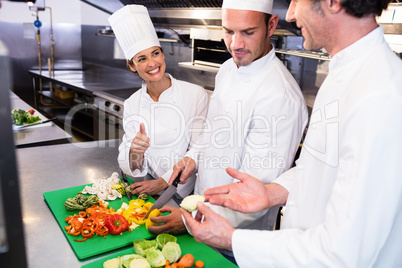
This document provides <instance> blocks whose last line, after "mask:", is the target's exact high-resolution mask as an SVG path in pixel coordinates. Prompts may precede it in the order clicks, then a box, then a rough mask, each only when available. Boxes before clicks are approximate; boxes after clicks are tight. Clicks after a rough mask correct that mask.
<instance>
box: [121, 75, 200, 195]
mask: <svg viewBox="0 0 402 268" xmlns="http://www.w3.org/2000/svg"><path fill="white" fill-rule="evenodd" d="M167 75H168V76H169V77H170V79H171V81H172V86H171V87H170V88H168V89H166V90H165V91H164V92H162V94H161V95H160V96H159V101H158V102H155V101H154V100H152V98H151V97H150V96H149V94H148V93H147V86H146V84H145V82H143V83H142V88H141V89H140V90H138V91H137V92H135V93H134V94H133V95H131V97H130V98H128V99H127V100H126V101H125V102H124V117H123V127H124V131H125V134H124V136H123V140H122V143H121V144H120V146H119V157H118V162H119V165H120V168H121V169H122V170H123V172H124V173H126V174H128V175H130V176H133V177H143V176H145V175H147V173H148V174H149V175H151V176H152V177H153V178H155V179H157V178H160V177H162V178H163V179H164V180H165V181H166V182H169V179H170V176H171V174H172V172H173V166H174V165H175V164H176V163H177V162H178V161H179V160H180V159H182V158H183V157H184V155H185V153H186V152H187V150H188V149H189V148H191V146H192V143H193V141H194V140H196V139H197V137H198V136H199V135H200V133H201V132H202V129H203V126H204V122H205V117H206V114H207V110H208V96H207V93H206V91H205V89H203V88H202V87H200V86H197V85H194V84H191V83H188V82H184V81H180V80H176V79H174V78H173V77H172V76H171V75H169V74H167ZM141 123H144V124H145V130H146V133H147V136H148V137H149V138H150V147H149V148H148V150H147V151H146V152H145V154H144V164H143V166H142V168H140V169H136V170H131V169H130V163H129V151H130V146H131V143H132V141H133V139H134V137H135V136H136V135H137V133H138V131H139V129H140V124H141ZM194 182H195V174H194V175H193V176H192V177H191V178H190V180H189V182H188V183H186V184H179V186H178V189H177V192H178V194H179V195H180V196H182V197H185V196H187V195H188V194H189V193H190V192H191V191H193V189H194Z"/></svg>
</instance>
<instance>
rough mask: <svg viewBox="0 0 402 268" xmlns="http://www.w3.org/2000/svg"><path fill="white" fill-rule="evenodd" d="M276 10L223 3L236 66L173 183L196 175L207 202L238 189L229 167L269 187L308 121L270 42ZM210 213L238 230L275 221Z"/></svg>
mask: <svg viewBox="0 0 402 268" xmlns="http://www.w3.org/2000/svg"><path fill="white" fill-rule="evenodd" d="M272 6H273V0H265V1H263V0H249V1H244V0H224V1H223V6H222V27H223V35H224V41H225V45H226V47H227V49H228V51H229V52H230V54H231V55H232V58H230V59H229V60H227V61H226V62H224V63H223V64H222V66H221V67H220V69H219V72H218V74H217V76H216V78H215V90H214V92H213V94H212V96H211V100H210V104H209V109H208V115H207V121H206V126H205V129H204V133H203V134H202V135H201V136H200V137H199V138H198V139H197V142H196V145H195V146H194V147H193V148H192V149H191V150H190V151H188V152H187V154H186V157H185V158H183V159H182V160H181V161H179V162H178V163H177V164H176V166H175V169H174V172H173V174H172V176H171V178H170V183H171V182H172V181H173V179H174V178H175V177H176V176H177V174H178V173H179V171H180V170H182V171H183V173H182V175H181V183H186V182H187V179H188V178H189V177H190V175H191V174H193V173H196V172H197V171H198V177H197V180H196V185H195V189H194V192H195V194H200V195H203V194H204V191H205V190H207V189H209V188H212V187H216V186H221V185H225V184H229V183H232V182H234V180H233V178H232V177H231V176H229V175H228V174H227V173H226V168H227V167H232V168H235V169H237V170H240V171H242V172H246V173H248V174H252V175H254V176H255V177H257V178H260V179H261V181H262V182H264V183H268V182H271V181H273V180H274V179H275V178H277V177H278V176H279V175H280V174H282V173H283V172H285V171H286V170H288V169H289V168H290V167H291V166H292V164H293V160H294V156H295V154H296V151H297V149H298V147H299V143H300V140H301V138H302V134H303V132H304V128H305V126H306V124H307V120H308V113H307V107H306V104H305V101H304V99H303V96H302V93H301V90H300V88H299V86H298V84H297V83H296V81H295V79H294V78H293V77H292V75H291V74H290V73H289V71H288V70H287V69H286V67H285V66H284V65H283V63H282V62H281V61H280V60H279V59H278V58H277V57H276V55H275V48H274V47H273V46H272V44H271V42H270V37H271V36H272V35H273V33H274V31H275V29H276V26H277V23H278V16H277V15H271V14H272ZM211 207H212V208H213V210H215V211H216V212H218V213H219V214H220V215H222V216H223V217H225V218H226V219H228V220H229V222H230V223H231V224H232V226H234V227H237V228H253V229H271V230H272V228H273V224H274V222H275V219H276V215H277V210H275V209H272V211H271V214H270V213H269V212H270V211H268V210H264V211H262V212H259V213H254V214H243V213H240V212H235V211H232V210H230V209H226V208H223V207H218V206H211ZM268 218H270V219H271V220H268ZM267 221H268V222H267ZM223 253H224V254H225V255H229V257H230V255H231V252H223Z"/></svg>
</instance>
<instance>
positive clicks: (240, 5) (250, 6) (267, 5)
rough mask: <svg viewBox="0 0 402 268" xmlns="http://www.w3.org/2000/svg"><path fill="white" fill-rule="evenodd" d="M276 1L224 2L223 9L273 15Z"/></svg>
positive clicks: (233, 0) (235, 0)
mask: <svg viewBox="0 0 402 268" xmlns="http://www.w3.org/2000/svg"><path fill="white" fill-rule="evenodd" d="M273 3H274V0H223V4H222V8H228V9H241V10H252V11H259V12H262V13H267V14H272V5H273Z"/></svg>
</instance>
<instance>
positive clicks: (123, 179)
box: [120, 169, 132, 199]
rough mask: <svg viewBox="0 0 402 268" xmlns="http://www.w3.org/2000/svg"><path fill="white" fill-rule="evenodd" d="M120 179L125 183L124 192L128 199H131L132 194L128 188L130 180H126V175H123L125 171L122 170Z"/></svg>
mask: <svg viewBox="0 0 402 268" xmlns="http://www.w3.org/2000/svg"><path fill="white" fill-rule="evenodd" d="M120 177H121V181H122V182H123V185H124V191H125V192H126V195H127V197H128V199H131V196H132V195H131V192H130V191H127V187H128V180H127V178H126V175H125V174H124V173H123V171H122V170H121V169H120Z"/></svg>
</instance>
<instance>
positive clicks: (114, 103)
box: [94, 85, 141, 140]
mask: <svg viewBox="0 0 402 268" xmlns="http://www.w3.org/2000/svg"><path fill="white" fill-rule="evenodd" d="M140 87H141V85H137V87H134V88H130V89H113V90H102V91H97V92H94V106H95V107H96V108H97V109H98V111H97V113H96V114H95V116H94V137H95V139H96V140H108V139H121V138H122V137H123V134H124V129H123V114H124V101H125V100H126V99H128V98H129V97H130V96H131V95H132V94H133V93H134V92H136V91H137V90H138V89H139V88H140Z"/></svg>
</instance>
